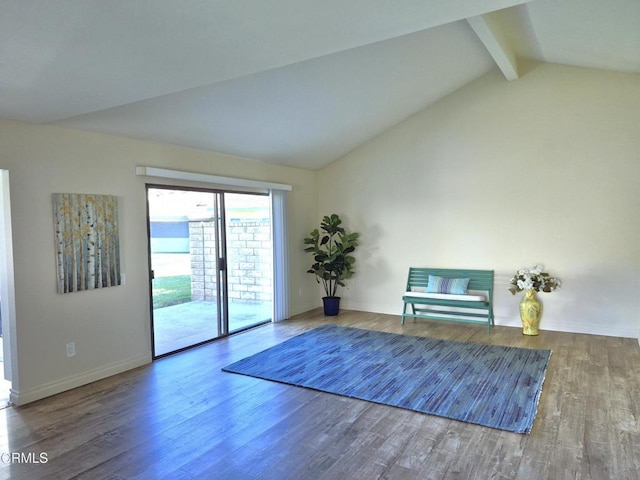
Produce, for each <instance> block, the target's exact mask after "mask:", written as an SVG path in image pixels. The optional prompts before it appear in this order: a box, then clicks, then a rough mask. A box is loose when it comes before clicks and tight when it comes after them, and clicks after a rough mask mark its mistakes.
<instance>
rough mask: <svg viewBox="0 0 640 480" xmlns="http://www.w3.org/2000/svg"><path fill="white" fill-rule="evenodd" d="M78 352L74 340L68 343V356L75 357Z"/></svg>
mask: <svg viewBox="0 0 640 480" xmlns="http://www.w3.org/2000/svg"><path fill="white" fill-rule="evenodd" d="M75 354H76V344H75V343H74V342H71V343H67V357H73V356H75Z"/></svg>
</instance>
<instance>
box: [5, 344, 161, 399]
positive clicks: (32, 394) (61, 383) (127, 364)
mask: <svg viewBox="0 0 640 480" xmlns="http://www.w3.org/2000/svg"><path fill="white" fill-rule="evenodd" d="M149 363H151V357H150V356H149V355H148V354H146V355H140V356H138V357H134V358H130V359H127V360H125V361H122V362H118V363H115V364H112V365H108V366H106V367H100V368H96V369H94V370H89V371H87V372H82V373H80V374H78V375H74V376H72V377H67V378H63V379H61V380H56V381H55V382H50V383H46V384H44V385H40V386H38V387H35V388H29V389H27V390H14V389H13V388H12V389H11V394H10V396H9V401H10V402H11V403H13V404H14V405H25V404H27V403H30V402H34V401H36V400H40V399H41V398H45V397H50V396H51V395H55V394H57V393H61V392H65V391H67V390H71V389H73V388H77V387H80V386H82V385H87V384H89V383H92V382H96V381H98V380H102V379H103V378H107V377H110V376H112V375H116V374H118V373H122V372H126V371H127V370H131V369H133V368H137V367H141V366H143V365H147V364H149Z"/></svg>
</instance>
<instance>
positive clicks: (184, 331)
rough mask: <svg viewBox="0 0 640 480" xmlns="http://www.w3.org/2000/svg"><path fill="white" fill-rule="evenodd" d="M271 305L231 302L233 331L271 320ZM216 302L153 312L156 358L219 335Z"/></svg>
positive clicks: (231, 329)
mask: <svg viewBox="0 0 640 480" xmlns="http://www.w3.org/2000/svg"><path fill="white" fill-rule="evenodd" d="M271 308H272V307H271V303H236V302H229V331H230V332H233V331H237V330H241V329H243V328H247V327H250V326H253V325H257V324H260V323H263V322H268V321H270V320H271V315H272V313H271ZM216 317H217V305H216V302H208V301H194V302H187V303H182V304H180V305H173V306H170V307H164V308H156V309H154V310H153V322H154V333H155V355H156V356H158V355H163V354H165V353H169V352H173V351H175V350H179V349H181V348H185V347H189V346H191V345H195V344H197V343H200V342H204V341H207V340H211V339H212V338H215V337H217V336H218V327H217V319H216Z"/></svg>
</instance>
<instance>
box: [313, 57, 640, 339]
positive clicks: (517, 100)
mask: <svg viewBox="0 0 640 480" xmlns="http://www.w3.org/2000/svg"><path fill="white" fill-rule="evenodd" d="M639 86H640V76H638V75H632V74H617V73H608V72H603V71H597V70H589V69H579V68H573V67H563V66H557V65H543V66H539V67H538V68H536V69H534V70H533V71H531V72H530V73H528V74H527V75H526V76H524V77H523V78H521V79H520V80H517V81H514V82H506V81H505V80H504V79H503V78H502V77H501V76H500V75H499V74H498V73H496V72H494V73H490V74H488V75H486V76H485V77H483V78H481V79H479V80H478V81H476V82H474V83H472V84H470V85H468V86H466V87H464V88H462V89H461V90H459V91H457V92H455V93H454V94H452V95H450V96H449V97H447V98H446V99H444V100H442V101H440V102H439V103H437V104H436V105H434V106H432V107H430V108H428V109H426V110H424V111H422V112H420V113H419V114H417V115H415V116H413V117H411V118H409V119H407V120H406V121H404V122H402V123H401V124H399V125H397V126H396V127H394V128H392V129H391V130H389V131H387V132H385V133H384V134H382V135H380V136H379V137H377V138H375V139H374V140H372V141H370V142H369V143H367V144H365V145H363V146H361V147H360V148H358V149H357V150H355V151H354V152H352V153H351V154H350V155H348V156H347V157H345V158H343V159H341V160H339V161H337V162H335V163H334V164H332V165H330V166H329V167H328V168H326V169H324V170H322V171H321V172H320V177H319V189H320V192H321V194H320V214H321V215H322V214H326V213H330V212H337V213H341V214H343V215H344V219H345V220H346V223H347V225H348V226H349V227H351V228H352V229H353V230H356V231H359V232H361V234H362V242H361V243H362V246H361V249H360V251H359V255H358V259H359V263H358V264H357V266H358V268H357V274H356V276H355V277H354V278H353V279H352V281H351V282H350V287H349V289H348V290H346V291H343V292H342V296H343V306H344V307H345V308H353V309H360V310H368V311H375V312H385V313H395V314H398V313H399V312H400V311H401V308H402V302H401V295H402V292H403V287H404V284H405V282H406V274H407V270H408V268H409V267H410V266H439V267H471V268H481V269H485V268H486V269H494V270H495V271H496V290H497V292H496V297H495V305H496V315H497V318H496V321H497V323H498V324H501V325H518V323H519V317H518V301H519V299H520V296H517V297H515V298H514V297H512V296H511V294H510V293H509V292H507V286H508V281H509V279H510V277H511V275H513V273H514V272H515V270H516V269H518V268H520V267H523V266H529V265H533V264H535V263H542V264H544V265H545V266H546V267H547V270H548V271H549V272H550V273H551V274H555V275H557V276H558V277H560V278H561V279H562V280H563V282H564V286H563V288H562V290H560V291H558V292H554V293H550V294H542V295H541V299H542V300H543V304H544V309H545V311H544V314H543V320H542V325H541V328H543V329H549V330H566V331H574V332H585V333H596V334H604V335H615V336H627V337H637V336H638V329H639V323H640V322H639V318H640V316H639V313H640V312H639V297H640V296H639V295H638V290H639V288H640V255H639V253H640V215H639V214H638V212H639V211H640V208H639V207H640V195H639V194H638V188H639V185H640V88H639Z"/></svg>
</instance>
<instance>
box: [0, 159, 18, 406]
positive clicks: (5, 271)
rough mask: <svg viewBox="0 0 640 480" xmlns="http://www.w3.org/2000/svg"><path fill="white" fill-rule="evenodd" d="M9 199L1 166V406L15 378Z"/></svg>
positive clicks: (7, 182)
mask: <svg viewBox="0 0 640 480" xmlns="http://www.w3.org/2000/svg"><path fill="white" fill-rule="evenodd" d="M10 202H11V196H10V192H9V172H8V171H7V170H0V408H2V407H5V406H7V405H9V404H10V402H11V395H12V394H11V388H12V386H13V381H16V382H17V375H14V371H15V367H16V363H15V362H16V359H15V355H13V354H12V353H13V352H12V350H11V347H12V335H13V329H14V328H15V313H14V312H15V295H14V291H15V287H14V280H13V244H12V240H11V238H12V233H11V203H10Z"/></svg>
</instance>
